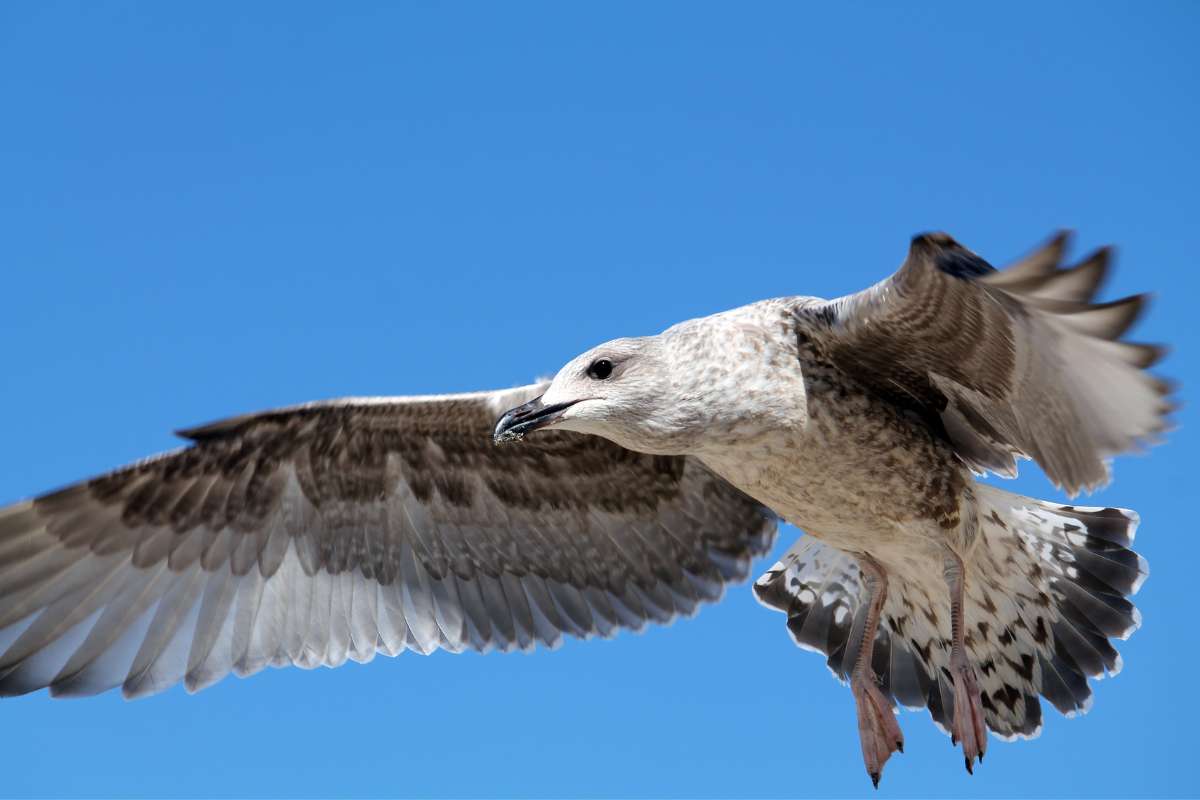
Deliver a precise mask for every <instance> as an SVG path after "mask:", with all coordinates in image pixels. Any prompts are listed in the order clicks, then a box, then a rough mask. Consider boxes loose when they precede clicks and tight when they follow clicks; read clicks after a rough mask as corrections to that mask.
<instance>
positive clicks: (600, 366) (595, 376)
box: [587, 358, 613, 381]
mask: <svg viewBox="0 0 1200 800" xmlns="http://www.w3.org/2000/svg"><path fill="white" fill-rule="evenodd" d="M612 369H613V363H612V362H611V361H609V360H608V359H607V358H597V359H596V360H595V361H593V362H592V365H591V366H590V367H588V369H587V374H588V377H589V378H591V379H592V380H595V381H602V380H604V379H605V378H607V377H608V376H609V375H612Z"/></svg>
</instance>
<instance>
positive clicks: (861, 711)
mask: <svg viewBox="0 0 1200 800" xmlns="http://www.w3.org/2000/svg"><path fill="white" fill-rule="evenodd" d="M874 677H875V676H874V675H869V676H863V675H859V676H858V677H855V678H853V679H852V680H851V682H850V686H851V691H852V692H853V693H854V702H855V704H856V706H857V712H858V736H859V739H860V740H861V741H862V752H863V763H864V764H865V765H866V767H867V774H868V775H870V776H871V783H872V784H874V785H875V788H876V789H878V788H879V779H880V777H881V776H882V775H883V765H884V764H886V763H887V760H888V759H889V758H890V757H891V755H892V753H894V752H897V751H898V752H904V734H903V733H901V732H900V725H899V723H897V722H896V715H895V714H893V713H892V706H891V703H889V702H888V700H887V698H886V697H884V696H883V692H881V691H880V690H879V686H878V684H877V682H876V681H875V680H874Z"/></svg>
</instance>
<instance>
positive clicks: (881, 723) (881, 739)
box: [850, 554, 904, 789]
mask: <svg viewBox="0 0 1200 800" xmlns="http://www.w3.org/2000/svg"><path fill="white" fill-rule="evenodd" d="M858 563H859V568H860V569H861V570H862V573H863V577H864V579H865V581H866V589H867V609H866V613H865V614H864V615H862V617H861V618H860V620H856V621H855V624H854V629H853V634H857V635H852V638H851V644H857V646H858V656H857V658H855V660H854V670H853V672H851V674H850V691H851V692H853V694H854V702H855V704H856V705H857V707H858V736H859V739H860V740H861V741H862V752H863V762H864V763H865V764H866V767H867V774H869V775H870V776H871V782H872V783H874V784H875V788H877V789H878V788H879V776H880V774H882V773H883V765H884V764H885V763H886V762H887V760H888V759H889V758H890V757H891V755H892V753H893V752H895V751H897V750H898V751H900V752H902V753H903V752H904V734H902V733H901V732H900V725H899V723H897V722H896V715H895V714H893V713H892V704H891V703H889V702H888V699H887V698H886V697H884V696H883V692H881V691H880V690H879V679H878V678H877V677H876V675H875V670H874V669H872V668H871V655H872V653H873V652H874V650H875V631H876V629H877V628H878V627H879V612H880V611H881V610H882V609H883V602H884V600H886V599H887V572H886V571H885V570H884V568H883V566H882V565H881V564H880V563H879V562H878V561H876V560H875V559H873V558H871V556H869V555H866V554H862V555H860V556H859V557H858Z"/></svg>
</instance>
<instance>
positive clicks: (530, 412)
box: [492, 397, 578, 444]
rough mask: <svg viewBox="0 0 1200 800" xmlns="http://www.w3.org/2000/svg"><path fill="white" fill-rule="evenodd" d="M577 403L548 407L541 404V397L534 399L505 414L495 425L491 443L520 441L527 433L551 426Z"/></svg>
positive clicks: (571, 402) (557, 404)
mask: <svg viewBox="0 0 1200 800" xmlns="http://www.w3.org/2000/svg"><path fill="white" fill-rule="evenodd" d="M577 402H578V401H577V400H572V401H570V402H568V403H555V404H554V405H550V406H548V405H546V404H545V403H543V402H542V398H541V397H535V398H533V399H532V400H530V401H529V402H528V403H525V404H524V405H520V406H517V407H516V408H514V409H511V410H510V411H507V412H505V414H504V416H502V417H501V418H500V420H499V421H498V422H497V423H496V430H495V431H494V432H493V433H492V441H493V442H494V443H495V444H504V443H505V442H516V441H520V440H521V439H522V438H523V437H524V436H525V434H527V433H530V432H532V431H536V430H538V429H539V428H545V427H546V426H548V425H553V424H554V423H555V422H557V421H558V419H559V418H560V417H561V416H562V413H563V412H564V411H566V410H567V409H568V408H570V407H571V406H573V405H575V403H577Z"/></svg>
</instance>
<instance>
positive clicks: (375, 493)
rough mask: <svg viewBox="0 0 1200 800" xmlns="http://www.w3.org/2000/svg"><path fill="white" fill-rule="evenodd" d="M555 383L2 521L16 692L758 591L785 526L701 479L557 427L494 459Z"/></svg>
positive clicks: (90, 488) (79, 689)
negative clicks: (504, 438) (758, 561)
mask: <svg viewBox="0 0 1200 800" xmlns="http://www.w3.org/2000/svg"><path fill="white" fill-rule="evenodd" d="M542 388H544V387H542V386H531V387H525V388H523V389H517V390H511V391H507V392H495V393H483V394H476V395H460V396H446V397H439V398H396V399H393V400H382V401H379V400H370V401H340V402H331V403H319V404H312V405H309V406H300V407H296V408H292V409H284V410H281V411H274V412H267V413H263V414H256V415H250V416H246V417H240V418H236V419H231V420H227V421H223V422H218V423H215V424H213V425H208V426H205V427H201V428H195V429H191V430H187V431H184V432H182V435H184V436H186V437H187V438H189V439H191V440H192V445H191V446H189V447H186V448H184V449H182V450H179V451H176V452H174V453H168V454H165V455H162V456H158V457H155V458H151V459H148V460H146V461H143V462H141V463H138V464H134V465H132V466H129V467H126V468H124V469H120V470H117V471H115V472H113V473H110V474H108V475H105V476H102V477H99V478H95V479H93V480H90V481H87V482H84V483H80V484H77V485H75V486H71V487H68V488H66V489H63V490H61V491H57V492H53V493H50V494H47V495H44V496H42V497H39V498H37V499H34V500H31V501H26V502H23V503H18V504H16V505H14V506H10V507H8V508H6V509H2V510H0V694H18V693H23V692H28V691H33V690H36V689H39V688H42V687H46V686H49V687H50V689H51V691H52V693H55V694H88V693H94V692H97V691H102V690H104V689H107V688H110V687H113V686H117V685H120V686H123V688H124V691H125V693H126V694H128V695H134V696H136V695H141V694H147V693H150V692H154V691H159V690H161V689H163V688H166V687H167V686H170V685H172V684H173V683H175V682H177V681H179V680H181V679H182V680H185V681H186V684H187V686H188V688H189V689H196V688H199V687H202V686H205V685H208V684H210V683H212V682H215V681H216V680H218V679H220V678H221V677H223V676H224V675H225V674H227V673H228V672H229V671H230V670H233V671H237V672H238V673H239V674H249V673H252V672H255V671H257V670H259V669H261V668H262V667H264V666H266V665H267V664H276V665H283V664H292V663H294V664H299V665H301V666H316V665H319V664H326V665H336V664H339V663H341V662H343V661H344V660H345V659H346V658H354V659H357V660H366V659H369V658H371V657H372V656H373V655H374V654H375V653H376V652H377V651H381V652H386V653H388V654H395V653H398V652H400V651H402V650H404V649H414V650H418V651H421V652H429V651H431V650H433V649H435V648H438V647H441V648H444V649H448V650H453V651H457V650H461V649H464V648H473V649H478V650H487V649H490V648H499V649H510V648H516V647H520V648H529V647H533V646H534V645H535V644H536V643H543V644H547V645H551V646H553V645H555V644H557V643H558V642H559V641H560V639H561V636H562V634H563V633H568V634H572V635H575V636H582V637H588V636H593V635H605V636H607V635H611V634H612V633H613V632H614V631H615V630H617V629H618V628H621V627H628V628H633V629H640V628H641V627H643V626H644V625H645V623H646V622H647V621H649V620H653V621H659V622H666V621H669V620H670V619H672V618H674V617H675V616H677V615H679V614H691V613H693V612H694V611H695V610H696V607H697V605H698V604H699V603H701V602H703V601H709V600H714V599H716V598H717V597H719V596H720V594H721V593H722V591H723V588H724V585H725V584H726V583H727V582H729V581H731V580H737V579H741V578H744V577H745V575H746V573H747V570H748V568H749V560H750V559H751V557H753V556H754V555H756V554H759V553H762V552H765V550H766V548H767V547H769V544H770V540H771V538H772V536H773V533H774V518H773V517H772V515H771V514H770V513H769V512H767V511H766V510H765V509H763V508H762V507H761V506H759V505H758V504H757V503H755V502H754V501H752V500H751V499H750V498H748V497H746V496H745V495H743V494H741V493H740V492H739V491H737V490H736V489H734V488H733V487H732V486H730V485H729V484H727V483H726V482H724V481H723V480H721V479H720V478H718V477H716V476H715V475H713V474H712V473H710V472H709V471H708V470H706V469H705V468H704V467H702V466H701V465H700V464H699V463H698V462H696V461H694V460H691V459H687V458H678V457H661V456H650V455H643V454H639V453H634V452H631V451H628V450H625V449H623V448H621V447H618V446H617V445H614V444H612V443H610V442H608V441H606V440H603V439H599V438H596V437H589V436H582V435H575V434H570V433H558V432H544V433H541V434H538V435H535V436H533V437H530V438H529V439H528V440H527V441H526V442H523V443H521V444H519V445H510V446H505V447H495V446H494V445H493V444H492V443H491V439H490V432H491V429H492V426H493V425H494V423H495V419H496V417H497V416H498V415H499V413H500V412H501V411H503V410H505V409H506V408H508V407H510V406H514V405H517V404H519V403H521V402H523V401H524V400H526V399H529V398H530V397H532V396H534V395H535V394H536V393H538V392H540V390H541V389H542Z"/></svg>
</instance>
